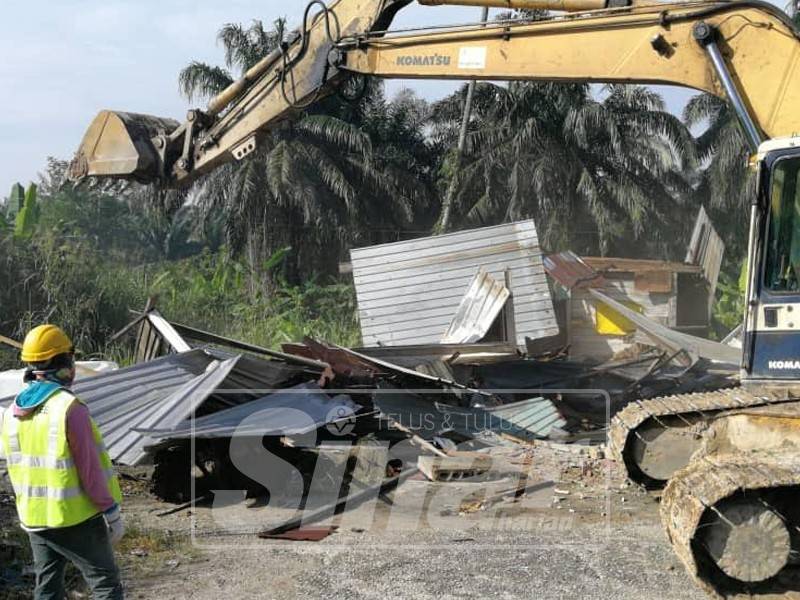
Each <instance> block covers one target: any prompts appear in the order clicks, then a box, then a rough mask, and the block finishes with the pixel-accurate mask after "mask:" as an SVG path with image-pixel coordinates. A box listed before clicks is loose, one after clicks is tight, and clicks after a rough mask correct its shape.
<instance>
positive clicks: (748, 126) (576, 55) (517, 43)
mask: <svg viewBox="0 0 800 600" xmlns="http://www.w3.org/2000/svg"><path fill="white" fill-rule="evenodd" d="M626 1H627V0H420V3H422V4H464V5H475V6H487V5H488V6H503V7H508V8H532V9H536V8H541V9H548V10H558V11H567V12H563V13H562V14H560V15H559V16H556V17H552V18H549V19H546V20H543V21H535V22H530V21H525V20H519V19H513V20H509V21H498V22H489V23H478V24H475V25H462V26H455V27H436V28H427V29H422V30H412V31H405V32H402V31H401V32H390V31H388V28H389V26H390V24H391V22H392V19H393V18H394V16H395V15H396V13H397V12H398V11H399V10H400V9H402V8H404V7H405V6H407V5H408V4H410V2H411V0H337V1H335V2H333V3H332V4H331V5H330V6H329V7H328V6H326V5H325V4H324V3H322V2H321V1H319V0H315V1H314V2H312V3H311V4H309V6H308V8H307V9H306V11H305V15H304V19H303V25H302V26H301V28H300V29H299V30H298V31H296V32H294V33H293V34H292V35H291V36H290V37H289V39H288V40H287V41H286V42H285V43H284V44H283V45H282V46H281V47H280V48H278V49H277V50H275V51H274V52H273V53H271V54H270V55H268V56H266V57H264V58H263V59H262V60H261V61H260V62H259V63H258V64H256V65H255V66H253V67H252V68H251V69H250V70H249V71H248V72H247V73H246V74H245V75H244V76H243V77H242V78H241V79H240V80H239V81H237V82H236V83H234V84H232V85H231V86H230V87H229V88H228V89H226V90H225V91H223V92H222V93H221V94H219V95H218V96H217V97H215V98H213V99H212V100H211V102H210V103H209V105H208V107H207V108H206V109H205V110H192V111H189V114H188V116H187V119H186V121H185V122H184V123H183V124H179V123H178V122H176V121H172V120H170V119H162V118H158V117H151V116H147V115H137V114H133V113H119V112H112V111H102V112H101V113H100V114H99V115H98V116H97V117H96V118H95V120H94V122H93V123H92V124H91V126H90V128H89V130H88V131H87V133H86V135H85V137H84V140H83V142H82V144H81V146H80V148H79V149H78V152H77V154H76V157H75V159H74V161H73V163H72V165H71V168H70V176H71V178H73V179H76V180H77V179H81V178H83V177H86V176H95V177H97V176H99V177H117V178H125V179H135V180H138V181H142V182H146V183H151V182H152V183H155V182H160V183H162V184H166V185H185V184H188V183H190V182H192V181H194V180H195V179H196V178H197V177H199V176H201V175H203V174H205V173H208V172H210V171H212V170H213V169H214V168H215V167H217V166H219V165H221V164H224V163H226V162H228V161H230V160H233V159H236V160H240V159H242V158H244V157H245V156H247V155H248V154H250V153H251V152H252V151H253V150H255V149H256V148H257V147H258V144H259V138H260V137H261V135H263V134H264V133H266V132H268V131H269V130H270V128H272V127H273V126H274V125H275V124H276V123H278V122H279V121H281V120H284V119H287V118H289V117H291V116H292V115H293V114H296V113H297V112H298V111H300V110H302V109H303V108H304V107H306V106H308V105H309V104H310V103H312V102H314V101H316V100H318V99H320V98H322V97H324V96H325V95H328V94H331V93H333V92H335V91H336V90H337V89H338V88H339V86H341V85H342V83H343V82H345V81H346V80H347V78H348V77H349V76H351V75H352V74H361V75H372V76H379V77H385V78H403V79H467V80H470V79H494V80H498V79H499V80H509V79H519V80H549V81H573V82H578V81H579V82H615V83H642V84H655V83H657V84H672V85H678V86H683V87H689V88H694V89H697V90H702V91H705V92H708V93H710V94H714V95H716V96H720V97H723V98H727V99H729V100H730V101H731V102H732V104H733V105H734V108H735V109H736V112H737V114H738V115H739V117H740V120H741V121H742V124H743V126H744V129H745V132H746V134H747V138H748V140H749V141H750V144H751V147H753V148H754V149H755V147H756V146H757V145H758V143H760V142H761V141H763V140H764V139H766V138H773V137H779V136H787V135H791V134H793V133H796V132H800V111H797V110H794V107H797V106H799V105H800V70H798V69H800V66H798V63H799V62H800V43H798V41H799V40H798V34H797V31H796V30H795V29H794V27H793V26H792V24H791V22H790V21H788V19H787V18H786V16H785V15H784V14H783V13H782V12H781V11H779V10H778V9H776V8H775V7H773V6H771V5H769V4H766V3H762V2H749V1H742V2H719V1H718V2H682V3H670V4H664V3H653V2H647V3H636V4H633V5H627V6H625V5H623V6H620V5H619V4H621V3H624V2H626ZM314 10H317V12H316V13H315V14H313V15H312V12H313V11H314ZM569 11H575V12H569Z"/></svg>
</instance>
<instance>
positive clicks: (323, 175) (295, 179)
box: [179, 21, 433, 283]
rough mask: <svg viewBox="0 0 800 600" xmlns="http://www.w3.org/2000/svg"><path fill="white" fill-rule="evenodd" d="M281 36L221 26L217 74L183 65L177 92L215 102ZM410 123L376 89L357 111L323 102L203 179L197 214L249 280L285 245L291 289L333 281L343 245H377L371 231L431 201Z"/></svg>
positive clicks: (421, 145)
mask: <svg viewBox="0 0 800 600" xmlns="http://www.w3.org/2000/svg"><path fill="white" fill-rule="evenodd" d="M283 30H284V23H283V21H277V22H276V24H275V26H274V27H273V28H272V29H269V30H267V29H265V28H264V26H263V24H262V23H261V22H260V21H254V22H253V23H252V25H251V26H250V27H247V28H244V27H242V26H241V25H236V24H228V25H225V26H224V27H223V28H222V29H221V30H220V32H219V35H218V40H219V42H220V43H221V45H222V46H223V48H224V51H225V67H224V68H223V67H216V66H211V65H207V64H204V63H198V62H193V63H191V64H190V65H189V66H187V67H186V68H185V69H184V70H183V71H181V73H180V76H179V83H180V88H181V91H182V93H183V94H184V95H185V96H186V97H187V98H190V99H195V98H198V97H208V96H212V95H214V94H216V93H218V92H219V91H221V90H222V89H224V88H225V87H226V86H227V85H228V84H230V82H232V81H233V80H234V75H233V73H234V72H242V71H244V70H246V69H248V68H249V67H250V66H252V65H253V64H254V63H255V62H256V61H258V60H259V59H260V58H261V57H262V56H264V55H265V54H267V53H268V52H270V51H271V50H273V49H274V48H275V47H277V45H278V44H279V42H280V40H281V39H282V37H283ZM412 116H413V115H412V112H411V111H410V110H406V109H405V108H404V107H403V105H398V106H396V107H395V106H392V105H391V103H387V102H386V100H385V98H384V96H383V93H382V88H381V87H380V85H378V84H376V83H374V82H372V83H370V84H368V85H367V86H366V90H365V93H364V94H363V96H362V98H361V99H360V100H359V101H358V102H356V103H355V104H352V105H351V104H347V103H345V102H344V101H343V100H341V99H340V98H338V97H336V96H333V97H330V98H327V99H325V100H323V101H321V102H319V103H317V104H315V105H313V106H311V107H310V108H309V109H307V110H306V111H305V112H304V113H303V114H302V115H301V117H300V118H299V119H296V120H294V121H290V122H285V123H283V124H282V125H280V126H278V127H276V128H275V129H273V130H272V131H271V132H270V135H269V136H266V139H265V140H264V141H263V143H262V144H261V145H260V148H259V149H258V150H257V151H256V152H254V153H253V154H252V155H251V156H250V157H249V158H248V159H245V160H244V161H243V162H241V163H234V164H229V165H227V166H225V167H223V168H221V169H219V170H218V171H217V172H215V173H214V174H212V175H211V176H209V177H207V178H206V179H205V180H204V181H203V182H202V183H201V184H200V188H199V193H198V198H199V205H200V206H202V207H204V208H205V209H206V210H207V211H211V210H220V209H221V210H223V211H224V212H225V214H226V215H227V218H228V219H227V235H228V241H229V244H230V246H231V248H232V249H233V250H234V251H237V252H244V253H245V254H246V255H247V257H248V259H249V261H250V264H251V266H252V268H253V271H254V273H257V272H258V271H259V264H260V261H263V260H265V259H266V258H267V257H269V256H272V255H273V254H274V252H275V251H276V250H277V249H279V248H283V247H286V246H291V247H292V248H293V252H292V253H291V255H290V258H289V259H288V260H287V262H286V263H285V265H284V272H283V275H284V276H286V277H287V278H289V279H290V280H299V279H300V278H301V277H307V276H308V275H309V274H313V273H315V272H316V273H335V272H336V270H337V262H338V260H339V259H340V258H341V257H342V256H341V255H342V252H343V251H344V249H345V248H346V247H348V245H349V244H351V243H353V242H355V241H368V242H370V241H379V240H375V239H373V238H374V237H375V235H376V233H375V232H378V233H381V232H384V231H388V232H395V235H396V232H397V230H398V229H402V228H403V227H406V226H408V225H410V224H411V223H412V222H413V221H414V218H415V214H416V212H417V211H418V209H419V208H420V207H424V206H425V205H426V204H427V203H428V202H429V196H430V195H431V193H432V184H431V185H428V184H426V182H425V181H424V177H425V176H428V177H429V179H431V180H432V175H431V173H432V172H433V168H432V167H430V165H429V164H428V163H431V164H432V160H431V158H430V156H428V154H427V151H426V149H425V146H426V142H425V139H424V137H423V136H422V135H421V133H420V128H419V127H416V126H415V124H414V122H413V121H412ZM426 161H427V162H426ZM262 283H264V282H262Z"/></svg>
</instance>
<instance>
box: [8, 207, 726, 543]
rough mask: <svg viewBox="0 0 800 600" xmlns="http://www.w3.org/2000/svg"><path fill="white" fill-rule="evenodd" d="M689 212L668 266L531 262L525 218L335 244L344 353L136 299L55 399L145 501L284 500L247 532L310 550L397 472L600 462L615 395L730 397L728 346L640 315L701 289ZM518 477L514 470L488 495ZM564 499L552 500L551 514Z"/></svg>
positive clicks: (706, 268) (706, 283)
mask: <svg viewBox="0 0 800 600" xmlns="http://www.w3.org/2000/svg"><path fill="white" fill-rule="evenodd" d="M702 217H703V214H701V215H700V219H699V221H698V222H699V223H701V224H700V225H698V227H697V228H696V231H695V236H694V238H693V241H692V246H691V248H690V252H689V254H690V256H691V257H692V260H695V261H696V262H697V264H688V263H687V264H680V265H677V266H676V265H675V264H674V263H658V262H657V261H631V260H629V259H589V258H580V257H578V256H577V255H575V254H573V253H569V252H567V253H561V254H558V255H553V256H549V257H542V256H541V254H540V251H539V249H538V241H537V238H536V230H535V227H534V226H533V222H532V221H525V222H521V223H512V224H508V225H502V226H497V227H490V228H484V229H481V230H474V231H467V232H460V233H456V234H450V235H446V236H439V237H436V238H424V239H421V240H413V241H411V242H398V243H395V244H385V245H382V246H375V247H372V248H364V249H359V250H353V252H352V261H353V262H352V272H353V275H354V278H355V283H356V289H357V295H358V303H359V314H360V318H361V326H362V332H363V340H364V343H365V347H364V348H359V349H351V348H344V347H340V346H337V345H335V344H330V343H327V342H324V341H320V340H316V339H313V338H311V337H307V338H305V339H304V340H302V341H301V342H297V343H289V344H284V346H283V348H282V351H276V350H272V349H268V348H262V347H259V346H256V345H253V344H249V343H246V342H241V341H238V340H233V339H229V338H225V337H222V336H218V335H215V334H213V333H210V332H206V331H202V330H200V329H197V328H194V327H191V326H189V325H184V324H180V323H174V322H170V321H168V320H167V319H165V318H164V317H163V316H162V315H161V314H160V313H159V312H158V310H157V309H156V308H155V306H154V304H153V303H152V302H149V303H148V306H147V307H146V308H145V310H144V311H143V312H141V313H135V318H134V319H133V320H132V321H131V323H130V324H129V325H128V326H127V327H125V328H124V329H123V330H122V331H121V332H119V333H118V334H117V336H118V337H119V336H122V335H125V334H127V333H133V332H135V334H136V346H135V348H136V350H135V356H136V359H137V362H136V364H134V365H132V366H128V367H125V368H122V369H108V370H103V371H102V372H99V373H95V374H94V376H92V377H86V378H82V379H80V380H78V381H77V382H76V383H75V385H74V388H73V389H74V392H75V393H76V395H78V396H79V397H80V398H81V399H82V400H83V401H84V402H85V403H87V404H88V405H89V407H90V410H91V413H92V415H93V417H94V419H95V421H96V422H97V424H98V426H99V428H100V430H101V432H102V433H103V436H104V439H105V442H106V445H107V448H108V452H109V455H110V456H111V458H112V460H113V461H114V462H115V463H116V464H117V465H125V466H131V467H134V466H139V465H152V467H153V470H152V472H151V473H150V476H149V480H150V491H151V492H152V493H154V494H155V495H156V496H157V497H159V498H161V499H163V500H168V501H172V502H176V503H182V504H181V506H180V507H178V508H177V509H174V510H180V509H181V508H182V507H183V508H185V507H191V506H194V504H195V503H196V502H198V499H209V498H215V497H216V496H219V495H220V492H219V490H244V493H245V497H246V498H245V499H249V500H250V501H252V502H264V501H266V502H267V503H269V504H277V505H283V504H286V505H290V504H291V502H290V498H291V497H292V496H294V497H298V498H300V502H299V505H298V507H302V508H304V509H305V513H304V516H303V517H302V523H301V521H299V520H298V519H299V517H291V518H288V519H286V520H285V521H284V522H281V523H278V524H275V525H274V526H269V527H265V528H262V529H260V530H259V533H260V534H262V535H263V536H266V537H274V536H285V535H286V534H287V532H292V531H293V530H295V529H297V528H298V527H300V525H301V524H302V525H303V526H304V529H303V532H302V533H301V534H298V533H296V532H295V533H292V534H289V535H290V536H294V537H292V539H321V538H322V537H324V536H325V535H328V534H330V533H331V531H333V529H325V528H322V529H319V530H316V529H315V530H312V529H308V528H307V527H306V526H307V525H309V524H310V523H312V522H314V521H316V520H318V519H317V518H318V517H324V515H330V514H333V513H335V512H340V511H342V510H344V509H345V506H347V507H350V506H352V505H353V504H354V503H355V504H357V503H358V502H360V501H361V500H362V499H364V498H369V497H375V496H378V497H382V495H384V494H385V492H386V491H387V490H388V489H392V488H394V487H396V486H398V485H399V484H400V483H402V482H403V481H406V480H407V479H408V478H409V477H412V476H416V477H422V476H424V477H425V478H427V479H428V480H430V481H436V482H449V481H455V480H462V479H465V478H466V479H470V480H471V479H474V478H486V477H493V476H496V472H497V470H498V463H497V461H496V460H494V458H496V457H497V456H500V455H503V454H504V453H508V452H512V453H514V452H517V453H519V452H522V455H524V456H523V458H522V462H519V461H517V462H514V461H511V463H510V464H516V465H517V467H516V468H517V470H518V471H520V470H521V472H526V471H525V469H528V468H529V467H530V463H531V455H530V451H531V449H532V448H534V447H535V445H536V444H542V443H547V444H552V445H553V447H558V448H567V449H568V448H571V447H573V446H575V445H577V450H578V452H583V450H580V447H583V446H589V447H590V448H592V449H593V450H592V453H591V454H590V455H589V458H590V459H592V460H594V461H595V463H597V462H598V461H599V462H602V461H604V460H606V459H604V457H603V450H602V448H601V445H602V444H603V443H604V442H605V436H606V425H607V423H608V420H609V418H610V417H611V416H612V415H613V414H615V413H616V412H617V411H618V410H620V409H621V408H622V407H624V406H625V405H626V404H628V403H629V402H631V401H633V400H637V399H641V398H650V397H655V396H661V395H665V394H675V393H683V392H686V391H698V390H706V389H718V388H721V387H729V386H732V385H736V371H737V369H736V363H737V361H738V355H739V352H740V350H738V349H736V348H734V347H733V346H731V345H728V344H721V343H717V342H712V341H710V340H707V339H704V338H701V337H698V336H695V335H692V334H691V333H689V332H687V331H685V330H681V331H679V330H676V329H674V328H672V327H670V318H671V317H669V315H666V316H664V315H662V317H663V318H655V317H654V316H653V313H654V311H656V312H657V309H659V307H662V308H663V307H665V306H666V307H672V306H673V304H675V305H676V306H677V307H678V312H679V313H680V306H681V298H680V294H681V290H682V289H684V288H686V287H687V286H689V287H691V286H694V287H693V288H692V289H693V290H694V291H693V292H692V294H696V292H697V289H700V288H699V287H698V286H700V287H702V289H704V290H708V289H712V290H713V287H714V285H715V283H716V282H715V281H713V282H712V281H710V280H709V279H708V278H715V277H716V273H718V270H719V265H718V263H717V259H718V258H719V257H721V252H722V249H721V246H720V245H719V243H717V241H716V238H714V237H713V235H712V234H713V229H711V230H709V229H708V227H709V225H708V224H705V221H702ZM706 220H707V217H706ZM634 263H635V264H634ZM545 273H547V274H548V275H549V277H550V278H551V279H552V280H553V286H554V288H555V290H556V292H557V293H556V301H555V303H554V302H553V296H551V291H550V287H549V286H550V284H549V283H548V281H547V278H546V275H545ZM687 274H689V275H691V280H690V281H689V282H688V283H687V281H688V280H687V281H683V279H682V276H683V275H687ZM690 284H691V286H690ZM681 286H683V287H681ZM559 289H561V290H562V291H565V292H566V295H564V294H562V295H561V296H560V297H559V295H558V290H559ZM634 292H635V294H634ZM636 294H638V295H636ZM634 297H635V298H637V299H638V300H637V302H633V300H632V299H633V298H634ZM565 298H566V300H565ZM674 298H677V303H676V302H672V299H674ZM706 305H707V303H702V304H701V307H702V309H703V312H704V314H705V307H706ZM554 306H555V308H554ZM590 317H591V323H592V325H591V335H592V336H595V337H596V338H598V339H600V340H601V341H602V342H603V348H604V350H603V351H602V352H597V353H595V356H594V358H595V359H596V360H594V361H587V360H585V358H586V357H585V356H582V353H583V351H582V350H580V349H581V348H583V349H585V348H587V347H589V346H588V345H587V343H588V342H587V340H589V339H590V337H591V336H589V335H584V334H582V333H581V328H583V330H584V333H586V331H588V330H589V329H588V326H587V325H586V323H587V322H588V321H586V319H588V318H590ZM674 324H675V323H672V325H674ZM607 340H612V341H613V343H608V341H607ZM593 343H594V342H593ZM595 347H599V346H597V344H595ZM576 348H577V349H578V351H577V352H576V351H575V350H576ZM607 350H613V352H611V354H607V353H606V351H607ZM8 401H10V397H9V398H6V399H5V400H0V405H2V404H3V403H7V402H8ZM518 451H519V452H518ZM565 452H567V454H569V450H565ZM493 457H494V458H493ZM580 470H581V473H582V475H583V476H585V477H589V478H591V477H597V476H598V470H597V468H594V467H592V468H589V471H586V467H585V465H583V466H580ZM584 471H585V472H584ZM533 483H534V482H531V481H529V480H528V479H527V475H525V477H523V478H522V479H521V481H520V483H519V485H518V486H516V487H514V488H512V489H511V491H510V492H508V491H501V492H502V493H501V492H497V494H499V495H498V496H497V498H505V497H506V496H508V495H509V494H510V495H511V497H518V496H521V495H524V494H525V493H526V491H525V490H526V489H528V487H530V486H531V485H533ZM573 488H574V489H577V488H576V487H575V486H573V487H572V488H570V489H567V488H564V487H558V488H557V489H555V490H553V491H552V494H553V495H554V496H555V498H556V500H555V502H556V503H559V504H561V503H564V498H565V497H567V496H570V497H572V495H573V492H572V491H570V490H571V489H573ZM578 493H580V492H578ZM504 494H505V495H504ZM312 498H313V501H312ZM218 499H219V498H216V499H215V501H216V500H218ZM241 499H242V498H240V500H241ZM229 500H230V502H233V501H234V499H229ZM498 501H499V500H498ZM476 502H477V504H475V506H484V505H485V504H486V502H490V500H487V499H486V498H484V499H481V500H479V501H478V500H476ZM282 503H283V504H282ZM468 504H469V503H468ZM568 504H569V503H568V502H567V503H565V504H564V505H565V506H566V505H568ZM470 510H471V509H469V507H467V508H465V509H464V511H465V512H467V513H468V512H470ZM464 511H461V509H459V510H458V511H457V512H464ZM167 512H172V510H171V511H167ZM298 536H299V537H298Z"/></svg>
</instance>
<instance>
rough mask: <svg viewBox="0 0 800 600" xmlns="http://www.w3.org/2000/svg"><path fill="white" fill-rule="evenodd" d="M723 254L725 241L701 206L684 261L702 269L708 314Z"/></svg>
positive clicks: (715, 289)
mask: <svg viewBox="0 0 800 600" xmlns="http://www.w3.org/2000/svg"><path fill="white" fill-rule="evenodd" d="M724 255H725V243H724V242H723V241H722V238H721V237H720V236H719V234H718V233H717V231H716V230H715V229H714V225H713V224H712V223H711V219H710V218H709V216H708V213H707V212H706V209H705V208H703V207H702V206H701V207H700V212H698V213H697V220H696V221H695V222H694V230H693V231H692V238H691V240H690V241H689V247H688V249H687V251H686V262H687V263H691V264H693V265H699V266H700V267H702V269H703V277H704V278H705V280H706V281H708V287H709V296H708V309H709V314H711V313H710V311H711V304H712V303H713V302H714V294H715V293H716V291H717V280H718V279H719V270H720V267H721V266H722V257H723V256H724Z"/></svg>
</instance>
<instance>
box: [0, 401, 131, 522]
mask: <svg viewBox="0 0 800 600" xmlns="http://www.w3.org/2000/svg"><path fill="white" fill-rule="evenodd" d="M73 402H80V400H78V399H77V398H76V397H75V396H73V395H72V394H71V393H70V392H68V391H66V390H59V391H57V392H56V393H54V394H53V395H52V396H50V398H48V399H47V400H46V401H45V402H44V404H42V405H41V406H40V407H39V408H38V409H37V410H36V412H35V413H33V414H32V415H31V416H30V417H27V418H24V419H18V418H16V417H14V415H13V405H12V406H9V407H8V409H7V410H6V411H5V414H4V415H2V416H3V423H2V441H3V448H5V454H6V461H7V467H8V475H9V478H10V479H11V484H12V486H13V487H14V494H15V496H16V498H17V513H18V514H19V519H20V521H22V524H23V525H24V526H25V527H27V528H38V527H46V528H56V527H69V526H71V525H77V524H78V523H83V522H84V521H86V520H87V519H89V518H91V517H93V516H95V515H96V514H98V513H99V512H100V511H99V509H98V508H97V506H95V504H94V503H93V502H92V500H91V499H90V498H89V496H88V495H87V494H86V492H85V491H84V490H83V488H82V487H81V481H80V478H79V476H78V469H77V467H76V466H75V462H74V460H73V458H72V452H71V451H70V447H69V443H68V441H67V411H69V408H70V407H71V406H72V403H73ZM92 432H93V433H94V441H95V443H96V444H97V449H98V451H99V453H100V464H101V466H102V468H103V470H104V471H105V474H106V481H107V483H108V489H109V492H110V494H111V496H112V497H113V498H114V500H115V501H116V502H117V503H119V502H120V500H121V498H122V495H121V493H120V489H119V481H117V477H116V475H115V474H114V469H113V466H112V465H111V459H110V458H109V457H108V452H107V451H106V449H105V445H104V444H103V436H102V435H101V434H100V430H99V429H98V428H97V425H96V424H95V422H94V420H92Z"/></svg>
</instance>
